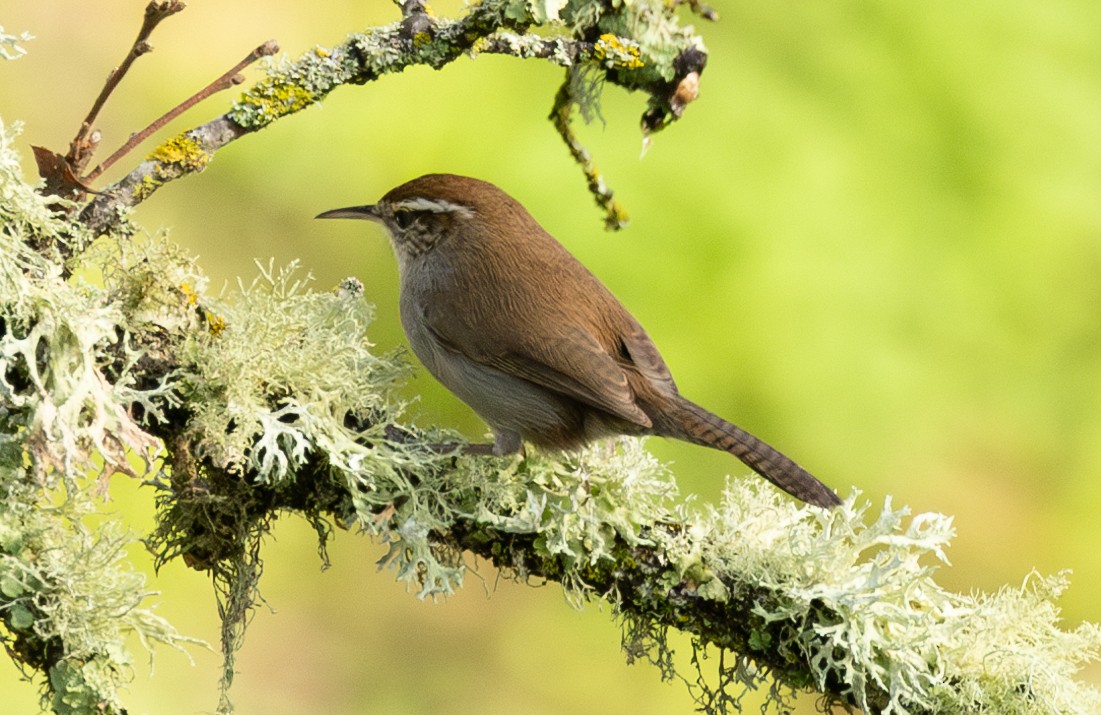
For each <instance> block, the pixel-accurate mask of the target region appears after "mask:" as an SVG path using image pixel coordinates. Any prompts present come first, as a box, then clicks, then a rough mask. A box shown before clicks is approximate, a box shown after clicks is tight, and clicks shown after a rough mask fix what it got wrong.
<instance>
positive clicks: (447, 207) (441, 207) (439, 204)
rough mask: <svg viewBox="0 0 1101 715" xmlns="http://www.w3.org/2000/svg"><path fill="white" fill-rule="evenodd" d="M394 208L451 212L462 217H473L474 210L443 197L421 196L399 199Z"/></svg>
mask: <svg viewBox="0 0 1101 715" xmlns="http://www.w3.org/2000/svg"><path fill="white" fill-rule="evenodd" d="M395 208H398V209H406V210H409V211H431V212H432V213H438V214H439V213H453V214H457V215H459V216H461V217H462V218H473V217H474V210H473V209H471V208H470V207H469V206H463V205H462V204H456V203H453V202H451V201H444V200H443V199H426V198H424V197H421V196H418V197H416V198H413V199H406V200H405V201H401V202H399V203H398V204H397V206H396V207H395Z"/></svg>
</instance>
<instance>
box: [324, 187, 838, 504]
mask: <svg viewBox="0 0 1101 715" xmlns="http://www.w3.org/2000/svg"><path fill="white" fill-rule="evenodd" d="M318 218H356V219H370V220H372V221H377V222H379V223H381V224H382V225H383V226H385V227H386V229H387V230H388V231H389V233H390V238H391V241H392V243H393V245H394V252H395V253H396V254H397V259H398V272H399V273H400V278H401V300H400V304H401V322H402V325H403V326H404V327H405V333H406V335H407V336H408V338H409V343H410V344H411V345H412V347H413V352H415V353H416V354H417V357H418V358H420V360H421V362H423V363H424V365H425V367H427V368H428V371H429V372H431V373H432V374H433V375H434V376H435V377H436V379H438V380H439V381H440V382H442V383H443V384H444V386H445V387H447V388H448V389H449V390H451V392H453V393H455V395H456V396H458V397H459V399H461V400H462V401H463V402H465V403H466V404H468V405H470V407H472V408H473V409H474V411H475V412H477V413H478V414H479V415H481V416H482V418H483V419H485V421H486V422H488V423H489V425H490V426H491V427H492V428H493V431H494V433H495V439H494V443H493V446H492V452H493V453H494V454H498V455H500V454H508V453H511V452H515V451H517V450H518V449H520V446H521V440H522V439H525V440H528V441H529V442H531V443H533V444H535V445H537V446H540V447H550V448H553V449H562V450H568V449H574V448H577V447H580V446H581V445H583V444H585V443H586V442H589V441H590V440H593V439H596V438H599V437H606V436H609V435H618V434H629V435H644V434H653V435H660V436H662V437H673V438H675V439H682V440H686V441H688V442H694V443H696V444H701V445H706V446H708V447H714V448H715V449H721V450H725V451H727V452H730V453H731V454H733V455H734V456H735V457H737V458H738V459H740V460H742V461H743V462H745V464H747V465H748V466H749V467H750V468H752V469H753V470H754V471H756V472H757V473H758V474H760V475H761V476H763V477H765V478H766V479H768V480H769V481H771V482H772V483H773V484H775V485H776V486H778V487H780V488H781V489H783V490H784V491H786V492H788V493H789V494H792V495H793V496H796V497H798V498H799V499H802V500H803V501H806V502H809V503H811V504H816V505H818V506H822V507H831V506H835V505H837V504H839V503H840V500H839V499H838V498H837V495H835V494H834V493H833V492H832V491H830V490H829V489H828V488H827V487H826V486H825V485H823V484H822V483H821V482H819V481H818V480H817V479H815V478H814V477H813V476H811V475H810V473H808V472H807V471H806V470H805V469H803V468H802V467H800V466H799V465H798V464H796V463H795V462H793V461H792V460H790V459H788V458H787V457H785V456H784V455H783V454H781V453H780V452H778V451H776V450H775V449H773V448H772V447H770V446H769V445H767V444H765V443H764V442H762V441H761V440H759V439H757V438H756V437H754V436H753V435H751V434H749V433H748V432H746V431H745V430H743V429H741V428H739V427H736V426H735V425H733V424H731V423H729V422H727V421H726V420H724V419H722V418H720V417H718V416H716V415H713V414H711V413H710V412H708V411H707V410H705V409H703V408H702V407H699V406H698V405H696V404H693V403H692V402H689V401H688V400H687V399H685V398H684V397H682V396H681V395H680V393H679V392H678V391H677V386H676V385H675V384H674V383H673V377H672V376H671V375H670V374H669V369H668V368H667V367H666V366H665V361H664V360H662V358H661V355H660V353H658V349H657V348H656V347H655V346H654V343H653V342H652V341H651V340H650V337H649V336H648V335H647V334H646V331H644V330H643V329H642V326H641V325H639V323H638V321H637V320H635V319H634V317H633V316H632V315H631V314H630V313H628V312H627V309H626V308H624V307H623V306H622V305H621V304H620V303H619V301H618V300H616V298H615V296H613V295H612V294H611V293H610V292H609V291H608V289H607V288H605V287H604V285H603V284H602V283H601V282H600V281H599V280H597V278H596V277H595V276H594V275H593V274H592V273H590V272H589V271H588V270H587V269H586V268H585V267H584V266H583V265H581V263H580V262H578V261H577V259H575V258H574V257H573V256H572V255H570V254H569V252H567V251H566V249H565V248H564V247H563V246H562V245H561V244H560V243H558V241H556V240H555V239H554V238H553V237H552V236H551V235H550V234H548V233H547V232H546V231H544V230H543V228H542V227H540V226H539V224H538V223H536V222H535V219H533V218H532V217H531V215H530V214H529V213H528V212H527V211H526V210H525V209H524V207H523V206H521V205H520V204H519V202H517V201H516V200H514V199H513V198H512V197H510V196H508V195H507V194H506V193H504V192H503V191H501V190H500V189H498V188H497V187H496V186H494V185H493V184H490V183H487V182H485V181H479V180H477V179H470V178H467V177H463V176H454V175H451V174H429V175H427V176H422V177H421V178H419V179H414V180H413V181H410V182H408V183H405V184H402V185H401V186H399V187H397V188H396V189H393V190H392V191H390V192H389V193H387V194H386V195H385V196H383V197H382V199H380V200H379V202H378V203H377V204H374V205H373V206H353V207H350V208H343V209H336V210H333V211H326V212H325V213H323V214H321V215H319V216H318Z"/></svg>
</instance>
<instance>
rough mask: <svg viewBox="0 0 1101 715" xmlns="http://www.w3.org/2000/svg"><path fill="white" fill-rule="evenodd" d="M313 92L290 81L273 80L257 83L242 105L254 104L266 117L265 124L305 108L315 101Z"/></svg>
mask: <svg viewBox="0 0 1101 715" xmlns="http://www.w3.org/2000/svg"><path fill="white" fill-rule="evenodd" d="M314 99H315V97H314V94H313V92H311V91H309V90H308V89H305V88H304V87H300V86H298V85H296V84H292V83H290V82H281V81H278V80H273V81H271V82H266V83H263V84H260V85H257V86H256V87H255V88H254V89H253V90H252V91H250V92H248V93H247V94H245V95H244V96H243V97H242V98H241V101H240V104H242V105H252V107H253V108H254V109H256V110H259V111H260V113H261V114H262V115H263V116H264V118H265V120H266V121H265V122H264V123H265V124H266V123H269V122H272V121H275V120H276V119H277V118H279V117H281V116H283V115H285V114H293V113H294V112H297V111H299V110H302V109H305V108H306V107H308V106H310V105H311V104H312V103H313V102H314Z"/></svg>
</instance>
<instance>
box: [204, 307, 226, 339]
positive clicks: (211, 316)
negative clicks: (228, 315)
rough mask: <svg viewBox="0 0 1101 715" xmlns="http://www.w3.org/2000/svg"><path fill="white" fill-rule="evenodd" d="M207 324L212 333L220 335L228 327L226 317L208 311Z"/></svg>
mask: <svg viewBox="0 0 1101 715" xmlns="http://www.w3.org/2000/svg"><path fill="white" fill-rule="evenodd" d="M205 315H206V325H207V329H208V330H209V331H210V334H211V335H219V334H221V332H222V331H223V330H225V329H226V319H225V318H223V317H222V316H220V315H216V314H215V313H211V312H210V311H209V310H208V311H206V313H205Z"/></svg>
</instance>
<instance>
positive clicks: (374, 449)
mask: <svg viewBox="0 0 1101 715" xmlns="http://www.w3.org/2000/svg"><path fill="white" fill-rule="evenodd" d="M0 134H2V132H0ZM3 137H4V139H3V141H2V142H0V182H2V183H3V186H2V188H3V191H0V196H2V197H4V198H3V201H2V202H0V218H2V219H3V228H2V230H0V241H2V248H3V250H2V251H0V321H2V325H0V397H2V405H0V407H2V409H0V427H2V429H0V618H2V620H3V626H2V632H3V639H4V642H5V644H6V645H7V648H8V652H9V654H10V655H11V657H13V659H15V660H16V662H17V663H19V664H21V665H22V666H23V667H25V668H28V669H30V670H31V671H37V672H40V673H42V674H43V675H44V676H47V677H45V680H44V683H45V689H46V698H47V706H48V707H52V708H53V709H54V710H55V711H57V712H73V713H92V712H108V713H121V712H122V711H123V705H122V703H121V699H120V696H119V694H118V688H119V686H120V685H121V684H123V683H124V681H125V677H126V673H127V664H128V662H129V659H130V657H131V656H130V655H129V653H128V652H127V651H126V650H125V649H124V648H123V647H122V642H123V638H124V637H125V635H126V634H127V633H138V634H139V635H140V636H141V637H142V638H143V639H145V640H148V641H158V642H164V643H168V644H171V645H176V646H178V645H180V644H182V643H183V642H184V639H183V638H182V637H181V636H179V635H178V634H176V633H175V632H174V631H172V630H171V627H170V626H169V625H168V624H167V623H165V622H163V621H161V620H159V619H156V618H155V617H153V616H152V614H151V613H150V611H149V610H148V609H147V608H145V607H143V606H142V605H141V604H142V602H143V601H144V600H145V598H146V597H147V596H146V594H145V592H144V589H143V587H142V579H141V578H140V576H137V575H135V573H134V571H133V570H132V569H130V568H129V567H128V566H127V565H126V564H125V563H124V562H122V561H120V560H119V555H120V554H121V553H122V551H121V549H122V547H123V545H124V544H125V543H126V538H125V537H124V536H123V535H122V534H121V533H119V532H117V531H113V530H111V529H107V530H98V531H91V530H89V529H87V528H85V527H83V526H82V525H81V519H82V517H83V516H84V515H86V514H88V513H91V512H92V511H94V509H95V507H96V504H97V501H96V496H95V495H96V487H97V484H102V483H103V481H104V480H107V479H109V478H111V475H112V474H113V473H115V472H118V471H124V472H129V473H131V474H136V475H139V476H142V477H143V478H145V479H146V480H147V481H148V482H149V483H150V484H152V485H154V487H155V488H156V490H157V494H158V497H157V505H158V506H157V510H158V525H157V527H156V530H155V532H154V533H153V534H151V535H150V536H149V537H148V538H147V539H146V543H147V544H148V545H149V547H150V548H151V549H153V552H154V556H155V559H156V560H157V562H158V563H165V562H167V561H170V560H173V559H183V560H184V561H185V562H186V563H187V564H189V565H190V566H192V567H193V568H197V569H202V570H206V571H208V572H210V574H211V575H212V579H213V584H214V587H215V589H216V590H217V592H218V594H219V598H220V605H221V614H222V618H223V630H222V641H223V643H222V647H223V652H224V654H225V663H226V669H225V675H224V678H223V691H222V698H223V699H222V703H221V707H220V709H221V710H222V711H223V712H228V711H229V710H230V707H231V706H230V704H229V699H228V687H229V685H230V683H231V681H232V672H233V667H232V666H233V659H234V655H235V653H236V652H237V650H238V649H239V648H240V647H241V645H242V643H243V638H244V633H245V630H244V628H245V624H246V623H247V620H248V614H249V612H250V609H251V608H252V607H253V605H254V603H255V602H256V588H257V584H258V583H259V580H260V579H261V577H262V575H261V562H260V551H261V544H262V538H263V536H264V535H265V534H266V533H267V532H268V530H269V529H270V528H271V526H272V524H273V523H274V521H275V520H276V519H277V518H279V517H280V516H281V515H287V514H297V515H300V516H302V517H303V518H305V519H306V520H308V522H309V523H311V524H312V525H313V526H314V528H315V529H316V530H317V533H318V537H319V542H320V544H321V547H322V553H324V545H325V543H326V542H327V540H328V539H329V538H330V537H331V536H332V534H333V533H334V531H335V530H336V529H338V528H341V529H351V530H356V531H362V532H366V533H368V534H370V535H372V536H373V537H374V538H376V539H378V540H379V541H381V542H383V543H385V544H387V545H388V546H389V551H388V555H387V556H386V559H385V561H386V563H388V564H389V565H390V566H391V567H392V568H393V569H394V572H395V573H396V575H397V577H398V578H400V579H402V580H403V581H406V582H407V583H409V584H410V585H411V586H412V587H413V588H414V589H415V591H416V592H417V594H418V595H420V596H421V597H428V596H442V595H446V594H449V593H451V592H453V591H454V590H455V589H457V588H459V587H460V586H461V585H462V583H463V579H464V575H465V573H466V572H467V565H466V559H465V558H464V554H468V553H469V554H474V555H476V556H478V557H482V558H485V559H487V560H489V561H491V562H493V563H494V564H495V565H496V566H498V567H499V568H501V569H503V570H504V572H505V573H506V574H511V575H512V576H514V577H515V578H517V579H519V580H521V581H526V580H529V579H538V580H552V581H555V582H558V583H560V584H562V587H563V588H564V589H565V592H566V593H567V595H568V596H569V597H570V598H571V600H572V601H574V602H575V603H577V604H579V605H580V604H583V603H585V602H588V601H592V600H596V599H601V600H604V601H606V602H607V603H609V604H611V605H612V607H613V608H614V610H615V612H616V613H617V614H618V615H619V617H620V618H621V619H622V620H623V622H624V633H625V637H624V646H625V649H626V651H627V653H628V657H629V658H631V659H646V660H648V661H651V662H654V663H656V664H658V666H659V668H660V673H661V675H662V676H663V677H673V676H674V675H678V674H679V675H680V676H681V677H684V678H685V680H687V681H689V682H693V681H695V683H696V685H695V686H694V687H695V688H696V695H697V698H698V702H699V706H700V707H701V708H702V709H703V710H704V711H706V712H710V713H720V712H730V711H732V710H734V709H735V708H736V703H737V701H738V698H739V697H740V689H743V688H747V687H758V686H759V685H761V684H762V683H763V684H766V685H768V686H769V687H770V688H771V690H772V692H773V697H774V703H775V704H776V705H777V708H778V709H781V708H782V707H783V704H784V702H785V699H786V698H788V697H790V696H791V694H792V693H794V692H796V691H802V690H807V689H810V690H815V691H818V692H820V693H822V695H823V697H824V701H825V702H836V703H843V704H847V705H850V706H856V707H860V708H861V709H863V710H864V711H866V712H877V713H878V712H882V713H944V712H998V713H1006V714H1015V713H1021V714H1023V713H1028V714H1029V715H1032V714H1034V713H1049V714H1051V715H1056V714H1058V715H1070V714H1076V713H1083V714H1085V713H1093V712H1097V710H1098V708H1099V707H1101V694H1099V693H1098V692H1097V691H1095V690H1093V689H1091V688H1089V687H1088V686H1086V685H1084V684H1082V683H1080V682H1078V681H1076V680H1075V678H1074V676H1075V674H1076V672H1077V671H1078V670H1079V669H1080V668H1081V667H1082V665H1083V664H1084V663H1086V662H1088V661H1090V660H1093V659H1095V658H1096V657H1097V656H1098V650H1099V647H1101V630H1099V629H1098V627H1097V626H1094V625H1091V624H1085V625H1083V626H1081V627H1079V628H1077V629H1074V630H1070V631H1067V630H1063V629H1062V628H1061V627H1060V623H1059V613H1058V609H1057V607H1056V605H1055V600H1056V599H1057V597H1058V595H1059V593H1060V592H1061V590H1062V589H1063V588H1064V587H1065V581H1064V579H1063V578H1062V577H1061V576H1056V577H1051V578H1043V577H1040V576H1030V577H1029V578H1028V579H1027V580H1026V581H1025V583H1024V584H1023V585H1022V586H1021V587H1016V588H1010V587H1007V588H1005V589H1002V590H1001V591H999V592H998V593H996V594H993V595H961V594H955V593H951V592H948V591H946V590H945V589H943V588H942V587H940V586H939V585H938V584H937V583H936V581H935V579H934V577H935V574H936V566H937V564H938V563H939V562H941V561H943V560H944V556H945V554H944V550H945V549H946V548H947V544H948V541H949V538H950V537H951V534H952V528H951V523H950V520H949V519H947V518H946V517H943V516H939V515H931V514H923V515H918V516H916V517H913V518H910V517H909V515H908V514H907V512H906V510H905V509H894V508H892V507H891V505H890V503H887V504H885V505H884V506H883V508H882V509H881V510H879V512H878V513H877V514H873V513H872V511H871V509H870V507H869V505H867V504H866V503H860V502H859V501H858V499H857V497H850V498H849V500H847V501H846V503H845V504H844V505H843V506H842V507H840V508H838V509H836V510H832V511H829V512H826V511H821V510H817V509H814V508H811V507H799V506H796V505H794V504H792V503H791V502H790V501H786V500H784V498H783V497H782V496H780V495H778V494H777V493H776V492H775V490H772V489H771V487H769V486H768V485H765V484H764V483H763V482H761V481H760V480H750V481H748V482H745V483H742V482H735V483H732V484H730V485H729V486H728V488H727V489H726V491H725V494H724V496H723V499H722V502H721V503H720V504H718V505H717V506H713V507H707V506H704V507H700V508H697V509H695V510H690V509H688V508H686V507H685V506H683V505H678V504H677V502H676V500H675V497H676V484H675V481H674V479H673V476H672V475H671V474H670V473H669V471H668V470H667V469H666V468H665V467H664V466H663V465H661V464H659V463H658V462H657V461H656V460H654V458H653V457H651V456H649V455H648V453H646V452H645V451H644V450H643V449H642V448H641V446H640V444H639V442H638V441H636V440H621V441H617V442H609V443H606V444H601V445H597V446H596V447H594V448H592V449H589V450H587V451H585V452H582V453H580V454H573V455H548V454H539V453H530V454H528V455H527V456H526V457H508V458H493V457H479V456H474V455H466V454H460V453H458V451H457V450H456V451H454V452H448V450H446V449H441V448H440V445H441V444H448V443H453V444H458V442H459V440H458V439H457V438H456V436H455V435H452V434H448V433H445V432H440V431H432V432H423V431H420V430H417V429H416V428H414V427H412V426H410V425H408V424H405V423H404V421H403V417H402V412H401V404H400V402H399V401H398V400H397V399H396V398H395V397H394V395H393V392H392V387H393V386H394V385H395V384H396V383H397V382H398V381H400V379H401V378H402V376H403V375H404V374H405V370H406V368H405V367H404V365H403V364H402V363H401V362H400V361H398V360H396V359H395V358H393V357H388V356H379V355H376V354H375V353H374V352H373V350H372V348H371V344H370V343H369V342H368V339H367V330H368V327H369V325H370V320H371V310H370V308H369V306H367V305H366V304H365V303H364V301H363V298H362V287H361V286H360V285H359V284H358V282H356V281H354V280H347V281H345V282H344V283H342V284H341V285H340V286H338V287H337V288H335V289H334V290H332V291H323V292H317V291H313V290H311V289H310V287H309V286H308V284H307V281H305V280H304V279H300V278H299V277H298V274H297V272H296V271H295V270H294V269H293V267H292V268H288V269H282V270H281V269H276V268H274V267H271V266H265V267H262V270H261V272H260V276H259V277H258V278H257V279H256V280H255V281H253V282H252V283H250V284H247V285H244V286H242V287H241V288H240V289H239V290H238V292H237V293H236V294H234V295H229V296H225V297H223V298H221V299H214V298H211V297H209V296H208V295H207V294H206V292H205V280H204V278H203V276H202V274H201V272H200V271H199V270H198V268H197V267H196V266H195V265H194V264H193V263H192V262H191V261H190V260H188V259H187V257H186V256H184V255H183V254H182V253H181V252H180V251H179V249H178V248H176V247H174V246H173V245H172V244H170V243H168V242H167V241H166V240H165V239H163V238H145V239H141V238H138V237H137V235H138V234H135V237H134V238H132V239H131V240H127V241H100V242H97V244H96V245H95V246H94V247H93V248H92V249H90V250H86V251H84V252H82V253H80V254H79V255H78V257H77V258H76V259H75V260H76V261H77V262H78V263H79V265H77V266H75V268H77V269H81V270H82V271H83V272H84V273H98V274H101V275H102V276H103V281H104V282H103V287H102V288H92V287H90V286H88V285H87V284H85V283H78V282H75V281H71V280H67V279H66V278H65V276H64V273H63V271H62V270H61V262H62V260H63V259H62V257H61V254H58V255H53V254H45V255H44V254H42V253H39V252H36V251H34V250H32V249H31V248H30V247H31V246H48V245H59V244H64V243H65V242H67V241H73V240H77V241H79V240H87V236H86V235H83V234H82V233H81V232H82V231H84V230H85V229H84V227H83V226H82V225H81V224H80V223H79V222H78V221H72V220H70V219H66V218H63V217H62V215H61V214H58V213H56V212H54V211H53V210H52V207H51V206H50V200H49V199H46V198H43V197H41V196H39V195H38V194H36V193H35V192H34V190H33V189H32V187H29V186H27V185H25V184H23V183H22V181H21V179H20V176H21V172H20V171H19V166H18V163H17V160H16V157H15V154H14V152H13V150H12V147H11V143H10V137H9V136H8V135H6V134H4V135H3ZM61 253H64V252H61ZM97 455H98V456H97ZM89 475H91V476H89ZM58 492H64V493H65V494H67V495H69V498H68V499H65V500H62V503H63V505H64V506H63V507H58V506H57V503H58V500H56V499H55V496H56V494H57V493H58ZM43 505H50V508H43ZM671 629H675V630H679V631H683V632H686V633H689V634H691V635H692V637H693V640H694V648H695V649H696V650H697V654H696V655H699V653H702V652H703V651H706V650H708V649H710V650H711V651H712V652H718V653H720V654H721V656H720V657H719V658H716V659H711V660H706V659H704V658H702V657H694V658H693V659H692V661H691V663H688V664H685V663H684V662H683V659H681V660H678V659H677V658H675V657H674V656H673V654H672V652H671V647H670V645H669V642H668V639H667V634H668V633H669V632H670V630H671ZM705 662H711V663H714V662H717V663H718V666H717V668H715V670H713V671H709V670H708V669H707V667H706V666H705ZM692 667H697V668H700V669H701V670H700V672H699V673H698V674H697V676H696V677H695V678H692V677H690V676H689V677H685V675H684V673H685V671H686V670H689V669H691V668H692Z"/></svg>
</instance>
